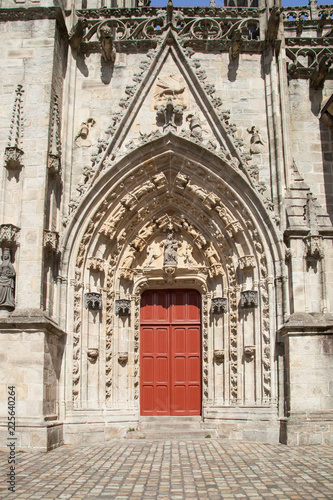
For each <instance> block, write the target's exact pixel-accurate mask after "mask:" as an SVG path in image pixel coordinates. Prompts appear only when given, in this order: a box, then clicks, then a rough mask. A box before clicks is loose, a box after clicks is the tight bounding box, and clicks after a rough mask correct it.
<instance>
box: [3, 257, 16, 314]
mask: <svg viewBox="0 0 333 500" xmlns="http://www.w3.org/2000/svg"><path fill="white" fill-rule="evenodd" d="M15 275H16V272H15V269H14V266H13V264H12V263H11V262H10V250H9V248H4V249H3V252H2V264H1V265H0V306H9V307H13V308H14V307H15V299H14V289H15Z"/></svg>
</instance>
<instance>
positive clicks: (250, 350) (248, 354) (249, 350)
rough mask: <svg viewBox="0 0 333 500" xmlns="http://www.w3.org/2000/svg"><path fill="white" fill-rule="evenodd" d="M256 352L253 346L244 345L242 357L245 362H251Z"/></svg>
mask: <svg viewBox="0 0 333 500" xmlns="http://www.w3.org/2000/svg"><path fill="white" fill-rule="evenodd" d="M255 352H256V346H254V345H246V346H245V347H244V356H245V359H246V360H247V361H252V360H253V359H254V356H255Z"/></svg>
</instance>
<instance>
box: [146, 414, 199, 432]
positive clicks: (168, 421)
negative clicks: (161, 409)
mask: <svg viewBox="0 0 333 500" xmlns="http://www.w3.org/2000/svg"><path fill="white" fill-rule="evenodd" d="M201 423H202V421H201V417H200V415H199V416H195V417H189V416H184V417H174V416H172V417H171V416H170V417H169V416H167V417H164V416H158V417H140V420H139V425H138V430H140V431H147V430H149V431H156V432H160V431H161V430H164V431H190V430H191V431H192V430H193V431H196V430H200V429H201Z"/></svg>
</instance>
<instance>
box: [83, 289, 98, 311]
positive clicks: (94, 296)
mask: <svg viewBox="0 0 333 500" xmlns="http://www.w3.org/2000/svg"><path fill="white" fill-rule="evenodd" d="M84 302H85V307H86V309H90V310H92V311H98V310H101V309H102V294H101V293H97V292H88V293H85V294H84Z"/></svg>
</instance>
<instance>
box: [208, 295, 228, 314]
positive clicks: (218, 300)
mask: <svg viewBox="0 0 333 500" xmlns="http://www.w3.org/2000/svg"><path fill="white" fill-rule="evenodd" d="M226 312H228V299H227V298H226V297H214V298H213V299H212V308H211V313H212V314H214V315H218V314H225V313H226Z"/></svg>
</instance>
